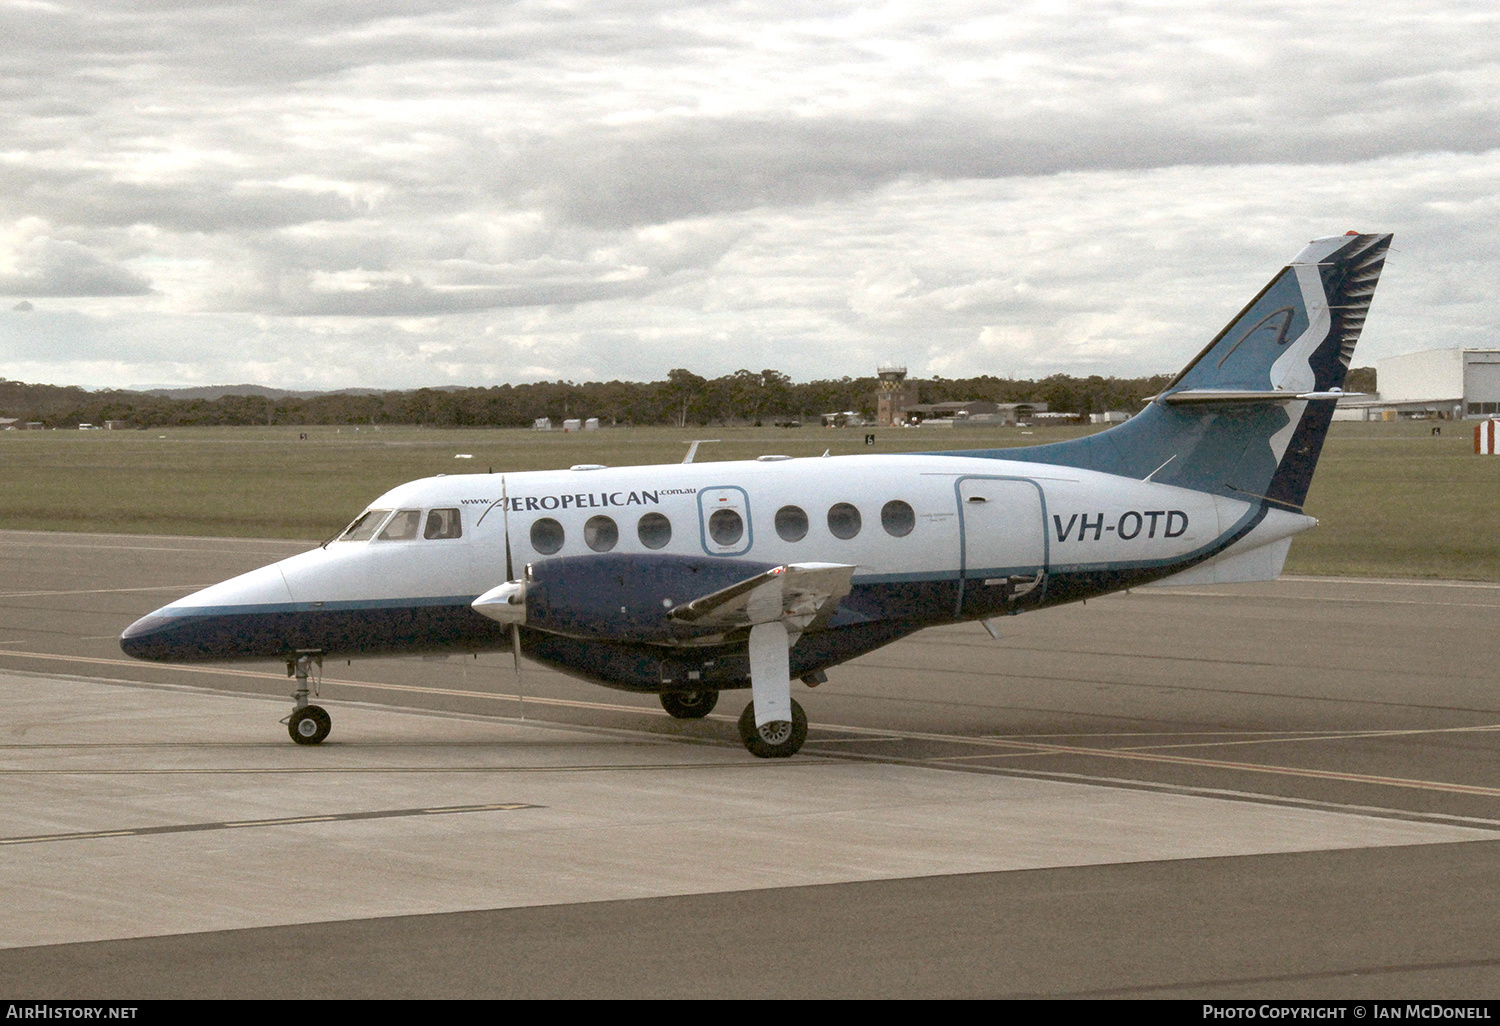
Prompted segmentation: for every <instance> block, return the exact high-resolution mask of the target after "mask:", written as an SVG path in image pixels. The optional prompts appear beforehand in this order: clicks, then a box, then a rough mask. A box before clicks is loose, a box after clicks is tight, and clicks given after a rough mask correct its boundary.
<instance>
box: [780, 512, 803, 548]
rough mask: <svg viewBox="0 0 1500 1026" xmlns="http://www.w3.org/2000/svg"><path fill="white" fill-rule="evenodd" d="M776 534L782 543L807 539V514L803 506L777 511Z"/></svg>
mask: <svg viewBox="0 0 1500 1026" xmlns="http://www.w3.org/2000/svg"><path fill="white" fill-rule="evenodd" d="M776 534H777V535H778V536H779V537H780V538H781V540H782V541H789V542H794V541H801V540H802V539H803V538H806V537H807V513H806V511H804V510H803V509H802V507H801V506H783V507H781V508H780V509H778V510H777V511H776Z"/></svg>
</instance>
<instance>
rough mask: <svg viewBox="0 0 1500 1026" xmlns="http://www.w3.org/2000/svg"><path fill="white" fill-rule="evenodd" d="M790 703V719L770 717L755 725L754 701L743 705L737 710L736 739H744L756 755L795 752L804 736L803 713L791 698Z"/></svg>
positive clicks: (774, 756)
mask: <svg viewBox="0 0 1500 1026" xmlns="http://www.w3.org/2000/svg"><path fill="white" fill-rule="evenodd" d="M791 703H792V718H791V720H790V721H787V720H772V721H771V722H769V723H762V724H761V725H760V726H758V727H757V726H756V725H755V703H754V702H751V703H750V704H749V705H747V706H745V711H744V712H742V713H740V740H741V741H743V742H745V747H746V748H748V749H749V750H750V754H751V755H753V756H756V757H757V758H760V759H785V758H788V757H790V756H793V755H796V754H797V751H798V750H799V749H800V748H801V747H802V742H804V741H806V740H807V713H805V712H803V711H802V706H801V705H800V704H798V702H797V700H796V699H795V698H794V699H792V700H791Z"/></svg>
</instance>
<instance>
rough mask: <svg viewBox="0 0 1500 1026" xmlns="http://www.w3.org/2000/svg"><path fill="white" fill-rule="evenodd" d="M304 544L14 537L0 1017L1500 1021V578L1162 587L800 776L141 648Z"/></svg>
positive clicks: (477, 665) (392, 681)
mask: <svg viewBox="0 0 1500 1026" xmlns="http://www.w3.org/2000/svg"><path fill="white" fill-rule="evenodd" d="M302 547H305V546H304V545H302V544H298V543H283V542H265V541H245V540H220V539H182V538H143V537H118V536H102V535H59V534H43V533H30V532H0V710H3V711H0V779H4V781H5V785H6V786H5V787H4V789H3V793H0V853H3V855H0V882H3V883H0V885H3V887H4V893H5V894H6V902H5V903H4V904H3V906H0V993H3V994H4V995H5V996H7V997H24V998H39V997H45V996H59V997H83V996H99V997H105V996H113V997H151V996H193V995H199V996H294V995H296V996H316V995H326V996H369V997H378V996H455V997H458V996H471V997H472V996H533V995H568V994H573V995H590V996H609V995H618V996H624V995H652V994H661V995H678V996H705V995H726V996H728V995H735V996H767V995H850V996H853V995H871V996H874V995H911V996H918V995H924V996H931V995H965V996H973V995H992V996H1000V995H1007V994H1119V995H1150V996H1193V997H1207V996H1222V997H1234V996H1245V995H1262V996H1288V997H1290V996H1330V995H1339V996H1396V997H1442V996H1450V997H1465V996H1467V997H1473V996H1483V995H1486V994H1490V993H1492V992H1493V991H1494V989H1495V986H1496V984H1497V983H1500V942H1497V940H1496V939H1495V937H1494V935H1493V934H1494V931H1493V923H1494V922H1495V921H1496V919H1497V915H1496V913H1497V912H1500V898H1497V894H1496V888H1495V886H1494V884H1493V880H1494V877H1495V873H1494V871H1495V869H1496V868H1497V864H1500V863H1497V860H1500V759H1497V757H1496V756H1497V754H1500V749H1497V745H1496V731H1497V729H1500V698H1497V697H1496V695H1495V693H1494V692H1495V689H1494V674H1493V667H1494V666H1495V665H1496V658H1495V656H1496V655H1497V648H1500V642H1496V641H1495V640H1493V639H1492V637H1491V635H1492V634H1493V631H1491V630H1490V629H1489V628H1490V624H1492V622H1493V620H1494V618H1495V615H1496V613H1497V612H1500V587H1495V586H1490V585H1485V584H1467V583H1462V582H1380V581H1355V580H1307V579H1293V580H1284V581H1280V582H1276V583H1274V584H1266V585H1241V586H1226V587H1219V588H1194V589H1186V590H1172V591H1167V590H1146V591H1137V592H1135V593H1134V594H1127V595H1120V596H1114V597H1111V598H1108V599H1104V600H1098V601H1093V602H1090V603H1089V604H1088V605H1087V606H1077V607H1071V608H1068V609H1061V610H1053V611H1048V612H1044V613H1040V614H1035V615H1032V616H1027V617H1019V618H1016V619H1014V620H1010V621H1006V622H1005V623H1003V624H1002V625H1001V633H1002V638H1001V640H1000V641H998V642H996V641H993V640H991V639H989V638H988V636H987V635H985V634H984V633H983V632H982V630H981V629H979V628H977V627H961V628H951V629H943V630H937V631H932V632H928V633H926V634H923V635H918V636H917V637H915V638H913V639H909V640H907V641H905V642H901V643H898V644H896V645H892V646H890V647H888V648H886V649H884V650H881V651H879V652H876V653H873V654H871V655H870V656H867V657H865V658H863V659H861V660H857V661H856V662H855V663H852V664H850V665H849V666H847V667H844V668H841V669H839V670H837V671H835V672H834V673H832V674H830V677H831V680H830V681H829V683H828V684H826V685H824V686H823V687H820V688H818V689H817V690H815V691H809V690H800V691H799V693H798V696H797V697H798V700H799V701H801V702H802V703H803V704H804V706H806V707H807V709H808V713H809V716H810V718H811V720H812V722H813V729H812V733H811V735H810V740H809V743H808V745H807V747H806V749H805V750H804V754H803V755H802V756H799V757H798V758H796V759H794V760H790V761H787V762H764V761H761V760H755V759H753V758H751V757H750V756H748V755H747V754H746V753H745V752H744V751H743V749H742V748H741V747H740V746H739V744H738V742H737V740H736V739H735V735H734V728H733V722H732V721H733V718H734V717H735V715H737V714H738V712H739V709H740V707H741V706H742V704H743V702H744V700H745V699H746V698H747V697H748V695H735V694H732V693H731V694H726V695H725V697H724V700H723V702H722V703H721V706H720V708H719V710H718V711H717V713H716V715H715V717H713V718H711V719H710V720H708V721H704V722H701V723H694V724H679V723H677V722H675V721H671V720H669V719H668V718H667V717H665V715H664V714H663V713H662V712H661V710H660V706H659V705H657V703H656V702H655V700H654V699H653V698H651V697H649V696H632V695H627V694H619V693H614V692H608V691H604V690H602V689H598V688H593V687H591V686H589V685H586V684H582V683H578V682H574V681H570V680H568V679H566V678H562V677H560V676H558V675H556V674H552V673H549V672H546V671H542V670H540V669H539V668H536V667H532V666H524V665H523V672H522V674H521V676H520V678H519V680H518V678H517V677H516V675H515V674H514V672H513V670H512V668H511V666H510V661H509V657H508V656H503V655H502V656H482V657H480V658H479V659H477V660H475V659H451V660H446V661H444V660H420V659H413V660H389V661H370V662H355V663H353V664H352V665H349V666H345V665H344V664H338V665H336V666H335V665H329V666H328V667H326V668H325V676H324V680H323V682H322V685H321V688H322V704H324V705H325V706H326V707H328V708H329V709H330V710H331V711H332V713H333V716H334V731H333V734H332V736H331V737H330V739H329V741H328V742H327V743H325V744H324V745H322V746H320V747H318V748H303V747H300V746H295V745H292V744H291V743H290V741H289V740H287V739H286V735H285V730H284V728H282V727H280V726H279V725H278V724H277V723H276V721H277V720H278V719H279V718H280V717H281V716H283V715H285V713H286V711H287V709H288V708H289V702H288V701H287V699H286V697H285V696H286V694H287V693H288V692H289V690H290V682H289V681H287V680H286V679H285V677H284V676H283V675H282V670H281V668H280V667H278V666H273V665H235V666H223V667H220V666H192V667H169V666H156V665H151V664H142V663H135V662H132V661H130V660H127V659H125V658H124V657H123V656H122V655H121V654H120V652H119V650H118V647H117V645H116V643H115V639H116V637H117V636H118V633H119V631H120V630H121V629H122V628H123V627H124V626H125V625H126V624H128V623H129V622H130V621H131V620H132V619H134V618H135V617H136V616H139V615H141V614H142V613H144V612H147V611H149V610H150V609H152V608H155V607H156V606H158V605H161V604H164V603H165V602H167V601H169V600H170V599H171V598H173V597H175V596H176V595H179V594H183V593H186V592H188V591H190V590H193V589H194V588H195V587H199V586H202V585H204V584H207V583H212V582H213V581H215V580H218V579H221V578H223V577H226V576H229V575H231V574H233V573H236V572H240V571H242V570H245V569H250V568H252V567H254V566H258V565H261V564H263V563H265V562H269V561H270V560H272V559H275V558H279V557H280V556H282V555H285V554H289V553H291V552H294V551H298V550H300V549H301V548H302Z"/></svg>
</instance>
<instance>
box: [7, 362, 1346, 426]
mask: <svg viewBox="0 0 1500 1026" xmlns="http://www.w3.org/2000/svg"><path fill="white" fill-rule="evenodd" d="M1171 379H1172V375H1170V374H1156V375H1151V376H1149V377H1143V378H1116V377H1100V376H1098V375H1092V376H1089V377H1073V376H1072V375H1068V374H1053V375H1051V376H1049V377H1046V378H1042V379H1040V380H1016V379H1011V378H997V377H994V376H992V375H988V374H987V375H983V376H980V377H975V378H940V377H939V378H931V379H925V380H914V381H912V382H910V384H912V385H914V386H915V388H916V392H917V401H918V402H922V403H940V402H954V401H965V400H975V399H979V400H988V401H990V402H999V403H1021V402H1030V403H1038V402H1040V403H1046V404H1047V407H1048V409H1049V410H1052V411H1054V412H1062V413H1076V414H1080V415H1084V414H1089V413H1103V412H1104V411H1106V410H1128V411H1132V412H1133V411H1135V410H1137V409H1138V408H1139V407H1140V404H1141V401H1142V400H1144V399H1145V398H1147V397H1148V396H1152V395H1155V394H1156V393H1157V392H1158V391H1160V390H1161V389H1162V388H1164V387H1166V385H1167V384H1168V383H1169V382H1170V381H1171ZM876 387H877V379H876V378H874V377H861V378H850V377H843V378H837V379H828V380H821V381H807V382H800V383H799V382H794V381H792V380H791V378H789V377H788V376H787V375H785V374H783V373H781V372H780V371H776V370H762V371H758V372H757V371H750V370H739V371H735V372H734V373H733V374H726V375H724V376H723V377H718V378H705V377H702V376H701V375H698V374H694V373H693V372H692V371H689V370H684V369H681V368H679V369H676V370H673V371H671V372H669V373H668V374H667V377H666V379H665V380H663V381H604V382H600V381H591V382H585V383H581V384H580V383H575V382H571V381H555V382H553V381H541V382H536V383H534V384H522V385H508V384H507V385H494V386H491V387H488V388H416V389H409V390H405V391H390V392H378V393H373V394H346V393H338V392H330V393H326V394H323V395H317V396H311V397H290V396H289V397H286V398H280V399H272V398H267V397H266V396H260V395H225V396H223V397H221V398H218V399H176V398H170V397H167V396H159V395H152V394H150V393H147V392H132V391H128V390H124V389H103V390H99V391H90V390H88V389H84V388H79V387H77V386H60V385H38V384H25V383H23V382H19V381H8V380H5V379H4V378H0V417H12V418H16V419H17V420H20V421H40V422H42V423H43V424H44V425H46V426H47V427H77V425H79V424H81V423H88V424H102V423H104V422H105V421H107V420H114V421H123V422H125V424H126V425H127V426H129V427H137V428H148V427H196V426H209V425H249V424H282V425H314V424H424V425H430V426H434V427H528V426H530V425H531V424H532V423H533V422H534V421H535V420H536V419H537V418H539V417H549V418H551V419H552V421H553V423H554V424H560V423H561V421H563V420H564V419H567V418H570V417H580V418H588V417H598V418H599V422H600V424H602V425H610V424H626V425H630V424H636V425H647V424H671V425H676V426H679V427H686V426H689V425H702V426H707V425H710V424H728V423H755V422H769V421H771V420H779V419H801V420H810V419H814V418H816V417H817V416H818V415H819V414H822V413H834V412H843V411H847V410H852V411H855V412H857V413H859V414H861V415H863V416H865V417H873V416H874V413H875V391H876ZM1348 387H1349V389H1350V390H1351V391H1354V390H1358V391H1369V392H1373V391H1374V371H1373V370H1371V369H1369V368H1360V369H1358V370H1355V371H1352V372H1351V373H1350V381H1349V386H1348Z"/></svg>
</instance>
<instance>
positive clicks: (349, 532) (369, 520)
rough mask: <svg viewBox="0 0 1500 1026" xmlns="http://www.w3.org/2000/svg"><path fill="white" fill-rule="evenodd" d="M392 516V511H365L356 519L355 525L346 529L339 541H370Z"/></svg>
mask: <svg viewBox="0 0 1500 1026" xmlns="http://www.w3.org/2000/svg"><path fill="white" fill-rule="evenodd" d="M390 515H391V511H390V510H388V509H367V510H365V511H364V512H363V513H361V514H360V515H359V516H358V517H356V518H355V521H354V523H352V524H350V525H349V526H348V527H346V528H345V529H344V533H343V534H341V535H339V541H369V540H370V539H371V538H373V537H375V531H376V530H377V529H378V528H379V527H380V525H381V524H383V523H384V522H385V518H386V517H388V516H390Z"/></svg>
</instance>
